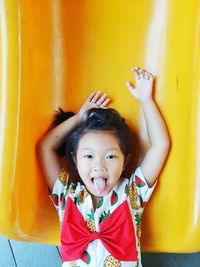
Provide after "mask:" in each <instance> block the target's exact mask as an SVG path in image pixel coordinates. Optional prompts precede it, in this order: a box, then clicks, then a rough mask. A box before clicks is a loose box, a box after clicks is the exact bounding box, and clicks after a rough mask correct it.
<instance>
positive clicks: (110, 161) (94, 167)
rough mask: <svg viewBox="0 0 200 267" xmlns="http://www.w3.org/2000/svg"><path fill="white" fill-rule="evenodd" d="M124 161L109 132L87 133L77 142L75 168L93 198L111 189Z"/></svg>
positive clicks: (115, 141) (120, 172) (118, 176)
mask: <svg viewBox="0 0 200 267" xmlns="http://www.w3.org/2000/svg"><path fill="white" fill-rule="evenodd" d="M124 160H125V158H124V155H123V153H122V151H121V149H120V146H119V144H118V142H117V140H116V137H115V136H114V135H113V134H112V133H110V132H106V131H105V132H98V131H93V132H89V133H87V134H85V135H84V136H83V137H82V138H81V139H80V141H79V145H78V149H77V155H76V166H77V169H78V172H79V175H80V177H81V179H82V181H83V182H84V184H85V186H86V188H87V190H88V191H89V192H90V193H91V194H92V195H94V196H97V197H102V196H105V195H106V194H108V193H109V192H110V191H111V190H112V189H113V187H114V186H115V185H116V183H117V182H118V180H119V178H120V176H121V174H122V171H123V167H124Z"/></svg>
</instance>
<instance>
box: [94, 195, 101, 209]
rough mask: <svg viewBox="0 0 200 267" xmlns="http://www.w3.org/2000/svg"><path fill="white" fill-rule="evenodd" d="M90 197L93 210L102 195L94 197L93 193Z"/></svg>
mask: <svg viewBox="0 0 200 267" xmlns="http://www.w3.org/2000/svg"><path fill="white" fill-rule="evenodd" d="M91 197H92V204H93V209H94V211H95V210H96V208H97V205H98V203H99V201H100V200H101V199H102V197H96V196H93V195H92V196H91Z"/></svg>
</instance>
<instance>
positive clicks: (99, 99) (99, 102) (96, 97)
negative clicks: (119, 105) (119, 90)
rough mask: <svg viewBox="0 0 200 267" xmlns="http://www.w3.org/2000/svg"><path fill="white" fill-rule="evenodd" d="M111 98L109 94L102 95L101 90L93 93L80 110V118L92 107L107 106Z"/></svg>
mask: <svg viewBox="0 0 200 267" xmlns="http://www.w3.org/2000/svg"><path fill="white" fill-rule="evenodd" d="M109 101H110V99H109V98H107V94H106V93H105V94H103V95H102V96H101V91H98V92H97V93H92V94H91V95H90V96H89V97H88V99H87V100H86V102H85V103H84V104H83V105H82V107H81V109H80V111H79V112H78V116H79V118H81V117H82V116H83V114H84V113H85V112H86V111H87V110H88V109H91V108H106V106H107V105H108V103H109Z"/></svg>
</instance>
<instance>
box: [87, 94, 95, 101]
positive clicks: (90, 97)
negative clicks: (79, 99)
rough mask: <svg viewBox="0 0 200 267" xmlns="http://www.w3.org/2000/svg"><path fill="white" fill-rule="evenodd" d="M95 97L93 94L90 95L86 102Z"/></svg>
mask: <svg viewBox="0 0 200 267" xmlns="http://www.w3.org/2000/svg"><path fill="white" fill-rule="evenodd" d="M94 95H95V93H94V92H93V93H91V95H90V96H89V97H88V99H87V102H90V101H91V100H92V98H93V96H94Z"/></svg>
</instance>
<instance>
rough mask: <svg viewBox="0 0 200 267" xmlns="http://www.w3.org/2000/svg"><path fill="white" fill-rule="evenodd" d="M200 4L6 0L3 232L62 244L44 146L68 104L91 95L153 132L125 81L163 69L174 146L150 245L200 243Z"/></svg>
mask: <svg viewBox="0 0 200 267" xmlns="http://www.w3.org/2000/svg"><path fill="white" fill-rule="evenodd" d="M199 18H200V3H199V1H195V0H191V1H186V0H177V1H173V0H149V1H146V0H140V1H133V0H123V1H114V0H110V1H106V0H87V1H70V0H43V1H39V0H34V1H33V0H23V1H22V0H21V1H20V0H0V234H1V235H4V236H6V237H8V238H12V239H16V240H24V241H26V240H27V241H36V242H44V243H53V244H57V243H58V242H59V223H58V218H57V214H56V211H55V210H54V207H53V205H52V203H51V201H50V200H49V198H48V192H47V186H46V184H45V182H44V177H42V172H41V169H40V166H39V162H38V157H37V153H36V144H37V142H38V140H39V139H40V138H41V136H42V134H43V133H44V132H45V131H46V129H47V128H48V127H49V125H50V123H51V120H52V115H53V113H54V111H55V110H56V109H57V108H58V107H59V106H61V107H62V108H63V109H65V110H72V111H75V112H76V111H77V110H78V108H79V107H80V105H81V104H82V103H83V101H84V100H85V99H86V98H87V96H88V94H89V93H90V92H92V91H96V90H98V89H101V90H102V91H106V92H108V94H109V96H110V97H111V98H112V104H111V105H110V106H111V107H114V108H116V109H118V110H119V112H121V114H122V115H123V116H124V117H126V118H127V119H128V122H130V123H131V125H132V127H133V128H134V129H136V131H137V132H138V134H139V135H140V137H141V139H142V140H143V145H144V146H146V145H148V144H147V140H148V139H147V133H146V130H145V126H144V120H143V117H142V113H141V111H140V106H139V104H138V103H137V101H136V100H134V99H133V97H131V95H130V93H129V91H128V90H127V88H126V84H125V82H126V80H131V81H133V75H132V72H131V68H132V67H133V66H139V67H142V68H146V69H147V70H149V71H150V72H152V73H153V74H154V75H155V76H156V83H155V100H156V101H157V103H158V105H159V107H160V110H161V112H162V114H163V116H164V118H165V120H166V122H167V125H168V128H169V132H170V136H171V139H172V148H171V152H170V155H169V158H168V161H167V164H166V165H165V167H164V169H163V172H162V174H161V175H160V177H159V181H158V184H157V188H156V190H155V192H154V194H153V196H152V198H151V200H150V202H149V203H148V205H147V207H146V210H145V212H144V217H143V234H142V249H143V251H152V252H153V251H155V252H161V251H162V252H195V251H199V250H200V141H199V140H200V139H199V137H200V94H199V93H200V71H199V70H200V19H199Z"/></svg>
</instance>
